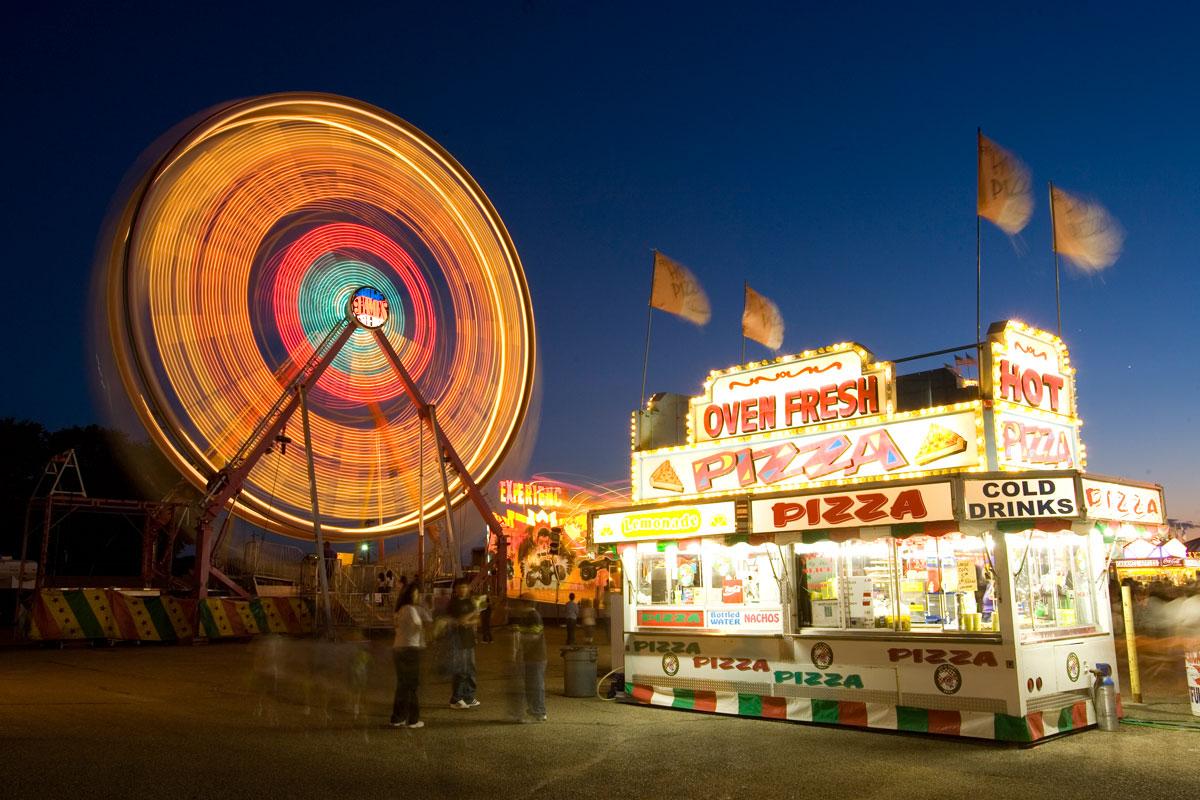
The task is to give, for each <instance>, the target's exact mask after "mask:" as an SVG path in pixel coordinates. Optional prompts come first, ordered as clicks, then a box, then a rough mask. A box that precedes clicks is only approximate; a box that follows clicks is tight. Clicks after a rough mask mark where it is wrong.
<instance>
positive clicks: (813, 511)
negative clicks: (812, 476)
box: [806, 497, 821, 525]
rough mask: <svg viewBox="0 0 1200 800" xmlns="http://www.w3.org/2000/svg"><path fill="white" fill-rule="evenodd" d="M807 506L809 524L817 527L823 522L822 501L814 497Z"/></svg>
mask: <svg viewBox="0 0 1200 800" xmlns="http://www.w3.org/2000/svg"><path fill="white" fill-rule="evenodd" d="M806 505H807V506H808V524H809V525H816V524H817V523H818V522H820V521H821V500H820V498H817V497H814V498H813V499H812V500H809V501H808V503H807V504H806Z"/></svg>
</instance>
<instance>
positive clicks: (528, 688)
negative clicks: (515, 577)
mask: <svg viewBox="0 0 1200 800" xmlns="http://www.w3.org/2000/svg"><path fill="white" fill-rule="evenodd" d="M517 637H518V647H517V658H518V659H519V660H520V662H521V669H520V671H519V673H518V674H520V675H522V676H523V677H524V679H525V712H526V713H527V714H528V715H529V716H530V717H532V718H533V719H534V720H536V721H537V722H545V721H546V635H545V632H544V630H543V627H542V617H541V615H540V614H538V612H537V608H536V607H535V606H533V605H532V604H530V605H529V607H528V608H527V609H526V610H525V611H524V612H523V613H522V614H521V616H520V617H519V621H518V623H517Z"/></svg>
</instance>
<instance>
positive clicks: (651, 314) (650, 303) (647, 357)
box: [638, 248, 658, 412]
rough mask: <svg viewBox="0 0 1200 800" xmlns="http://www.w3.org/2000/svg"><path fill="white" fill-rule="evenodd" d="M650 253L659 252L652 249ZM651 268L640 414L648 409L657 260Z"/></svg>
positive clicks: (639, 404)
mask: <svg viewBox="0 0 1200 800" xmlns="http://www.w3.org/2000/svg"><path fill="white" fill-rule="evenodd" d="M650 252H652V253H657V252H658V251H657V250H655V249H653V248H651V250H650ZM655 262H656V263H655V264H653V265H652V266H651V267H650V296H649V297H648V298H647V299H646V353H645V356H643V358H642V400H641V402H640V403H638V411H639V412H640V411H641V410H642V409H643V408H645V407H646V369H647V368H648V367H649V366H650V322H651V320H653V319H654V271H655V270H656V269H657V268H658V264H657V259H655Z"/></svg>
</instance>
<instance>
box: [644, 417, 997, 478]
mask: <svg viewBox="0 0 1200 800" xmlns="http://www.w3.org/2000/svg"><path fill="white" fill-rule="evenodd" d="M981 419H982V418H981V408H980V406H979V404H977V403H963V404H960V405H958V406H950V407H947V409H946V410H945V411H944V412H943V413H941V414H910V415H904V416H903V417H902V418H899V419H896V420H895V421H893V422H890V423H887V424H880V425H865V426H856V427H849V428H841V429H838V430H827V431H822V432H818V433H803V432H800V433H794V434H792V435H790V436H776V437H772V438H760V439H757V440H753V441H741V442H736V443H723V442H706V443H704V444H701V445H690V446H685V447H681V448H668V449H665V450H646V451H639V452H635V453H634V484H633V485H634V492H635V499H637V500H651V499H660V498H669V497H679V498H681V499H682V498H686V497H696V496H702V495H705V494H710V493H716V492H733V491H756V490H771V489H777V490H778V489H789V488H796V487H802V486H820V485H823V484H826V483H831V482H834V481H838V480H844V479H868V478H875V479H879V478H890V477H901V476H906V475H909V476H911V475H912V474H913V473H916V472H923V471H927V470H943V469H946V470H949V469H963V468H971V467H976V466H977V465H979V464H980V462H981V453H980V447H979V434H978V432H979V426H980V425H981V424H982V422H981Z"/></svg>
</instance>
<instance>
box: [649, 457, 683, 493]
mask: <svg viewBox="0 0 1200 800" xmlns="http://www.w3.org/2000/svg"><path fill="white" fill-rule="evenodd" d="M650 486H651V487H653V488H655V489H662V490H663V491H667V492H682V491H683V481H681V480H679V474H678V473H676V472H675V468H674V467H672V466H671V461H670V460H669V459H668V460H667V461H664V462H662V463H661V464H659V465H658V469H656V470H654V472H652V473H650Z"/></svg>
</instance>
